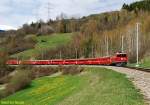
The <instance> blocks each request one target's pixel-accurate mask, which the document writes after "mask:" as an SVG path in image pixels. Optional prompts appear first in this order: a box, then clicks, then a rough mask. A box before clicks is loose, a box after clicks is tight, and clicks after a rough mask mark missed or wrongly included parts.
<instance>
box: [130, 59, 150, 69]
mask: <svg viewBox="0 0 150 105" xmlns="http://www.w3.org/2000/svg"><path fill="white" fill-rule="evenodd" d="M128 66H131V67H135V66H136V63H133V64H128ZM139 67H142V68H150V57H146V58H144V59H142V60H141V61H140V62H139Z"/></svg>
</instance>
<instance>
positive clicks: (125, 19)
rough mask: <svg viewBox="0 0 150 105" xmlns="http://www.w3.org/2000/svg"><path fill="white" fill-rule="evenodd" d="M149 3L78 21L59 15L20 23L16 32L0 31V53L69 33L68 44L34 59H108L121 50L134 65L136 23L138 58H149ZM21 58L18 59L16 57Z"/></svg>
mask: <svg viewBox="0 0 150 105" xmlns="http://www.w3.org/2000/svg"><path fill="white" fill-rule="evenodd" d="M149 7H150V3H149V1H148V0H144V1H140V2H135V3H132V4H130V5H127V4H124V5H123V6H122V9H121V10H120V11H112V12H106V13H100V14H92V15H90V16H87V17H82V18H74V17H72V18H69V19H68V18H66V15H65V14H61V15H60V16H58V17H57V19H56V20H51V19H50V20H49V21H47V22H44V21H42V20H39V21H37V22H32V23H31V24H24V25H23V26H22V27H21V28H20V29H18V30H17V31H7V32H1V33H0V37H1V39H3V41H0V44H1V45H0V46H1V50H2V49H3V50H4V51H5V52H7V54H8V55H11V54H16V53H18V52H22V51H25V50H27V49H32V48H34V46H35V44H36V40H34V38H33V37H29V36H32V35H35V36H44V35H51V34H53V33H72V34H73V38H72V41H71V42H70V43H69V44H67V45H62V46H57V47H55V48H53V49H47V50H46V51H45V53H44V56H43V55H42V56H41V54H40V55H38V56H36V57H35V59H58V56H56V53H57V54H58V53H59V52H61V55H62V58H70V59H71V58H91V57H102V56H111V55H114V54H115V53H116V52H118V51H122V37H123V42H124V46H123V50H124V52H126V53H128V55H129V61H130V62H132V63H133V62H135V60H136V59H135V57H136V35H137V23H140V25H139V30H138V32H139V42H140V45H139V47H140V50H139V53H140V59H142V58H143V57H145V56H149V51H150V46H149V41H150V30H149V29H150V13H149ZM20 59H21V58H20Z"/></svg>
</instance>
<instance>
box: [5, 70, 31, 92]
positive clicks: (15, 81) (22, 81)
mask: <svg viewBox="0 0 150 105" xmlns="http://www.w3.org/2000/svg"><path fill="white" fill-rule="evenodd" d="M31 80H32V72H31V71H28V70H18V71H17V72H16V74H15V75H14V76H13V77H12V78H11V80H10V82H9V83H8V84H7V85H6V89H5V92H6V95H9V94H12V93H14V92H16V91H19V90H21V89H23V88H26V87H27V86H29V85H30V83H31Z"/></svg>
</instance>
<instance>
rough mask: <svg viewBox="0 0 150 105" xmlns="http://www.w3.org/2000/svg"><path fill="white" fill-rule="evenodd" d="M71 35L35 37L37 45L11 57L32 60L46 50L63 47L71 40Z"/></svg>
mask: <svg viewBox="0 0 150 105" xmlns="http://www.w3.org/2000/svg"><path fill="white" fill-rule="evenodd" d="M71 37H72V34H71V33H65V34H52V35H50V36H39V37H35V39H36V40H37V43H36V45H35V47H34V49H29V50H26V51H23V52H20V53H18V54H14V55H12V56H11V57H13V58H21V59H30V58H32V59H34V57H36V56H37V55H39V54H42V53H44V52H45V51H46V50H49V49H53V48H55V47H57V46H60V45H65V44H67V43H68V42H69V41H70V40H71Z"/></svg>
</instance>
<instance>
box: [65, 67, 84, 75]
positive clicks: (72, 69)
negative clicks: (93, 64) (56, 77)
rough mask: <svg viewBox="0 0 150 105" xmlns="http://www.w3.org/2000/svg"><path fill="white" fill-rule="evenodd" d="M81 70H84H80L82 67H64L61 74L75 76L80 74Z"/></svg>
mask: <svg viewBox="0 0 150 105" xmlns="http://www.w3.org/2000/svg"><path fill="white" fill-rule="evenodd" d="M83 70H84V68H82V67H78V66H68V67H64V68H63V69H62V74H63V75H67V74H71V75H76V74H79V73H81V72H82V71H83Z"/></svg>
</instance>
